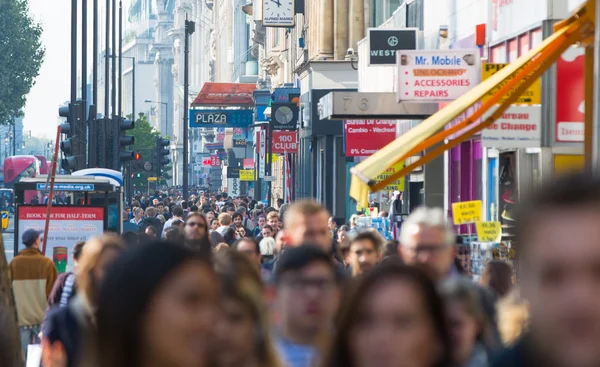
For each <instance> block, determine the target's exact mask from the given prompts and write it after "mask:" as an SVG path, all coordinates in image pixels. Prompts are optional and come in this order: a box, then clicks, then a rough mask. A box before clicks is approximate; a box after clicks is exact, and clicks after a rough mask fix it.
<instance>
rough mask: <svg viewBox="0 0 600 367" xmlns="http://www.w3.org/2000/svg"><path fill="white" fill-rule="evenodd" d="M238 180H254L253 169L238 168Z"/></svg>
mask: <svg viewBox="0 0 600 367" xmlns="http://www.w3.org/2000/svg"><path fill="white" fill-rule="evenodd" d="M240 181H254V170H253V169H241V170H240Z"/></svg>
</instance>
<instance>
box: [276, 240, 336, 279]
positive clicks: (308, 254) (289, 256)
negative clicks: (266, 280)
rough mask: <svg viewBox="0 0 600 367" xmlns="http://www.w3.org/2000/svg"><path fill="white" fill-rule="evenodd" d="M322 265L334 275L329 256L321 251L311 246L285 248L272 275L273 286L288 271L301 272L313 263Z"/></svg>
mask: <svg viewBox="0 0 600 367" xmlns="http://www.w3.org/2000/svg"><path fill="white" fill-rule="evenodd" d="M319 262H320V263H323V264H326V265H328V266H330V267H331V272H332V273H333V274H335V269H334V268H333V263H332V262H331V255H330V254H327V253H326V252H325V251H323V250H322V249H320V248H318V247H316V246H312V245H302V246H299V247H292V248H286V250H285V251H284V252H283V253H282V254H281V256H280V257H279V260H278V262H277V267H276V268H275V273H274V274H273V280H274V281H275V284H279V283H280V281H281V278H282V277H283V276H284V275H285V274H286V273H288V272H290V271H298V270H301V269H303V268H305V267H307V266H309V265H311V264H313V263H319Z"/></svg>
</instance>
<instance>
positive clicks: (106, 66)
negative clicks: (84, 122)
mask: <svg viewBox="0 0 600 367" xmlns="http://www.w3.org/2000/svg"><path fill="white" fill-rule="evenodd" d="M109 30H110V0H106V26H105V29H104V33H105V34H104V118H109V117H110V110H109V101H110V100H109V99H108V95H109V93H110V59H109V56H110V50H109V48H110V31H109ZM102 136H104V134H102Z"/></svg>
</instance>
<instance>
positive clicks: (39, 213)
mask: <svg viewBox="0 0 600 367" xmlns="http://www.w3.org/2000/svg"><path fill="white" fill-rule="evenodd" d="M46 210H47V208H46V206H37V205H36V206H23V205H22V206H19V207H18V208H17V218H18V223H19V225H18V227H17V228H18V235H19V236H20V234H22V233H23V232H25V231H26V230H27V229H30V228H33V229H35V230H37V231H40V232H41V231H43V230H44V226H45V224H46ZM104 219H105V214H104V208H102V207H74V206H53V207H52V213H51V214H50V227H49V230H48V239H47V243H46V253H45V255H46V256H47V257H49V258H52V259H53V260H56V261H59V262H61V264H59V265H60V267H63V264H62V262H63V261H66V266H64V269H65V270H66V271H70V270H72V268H73V260H72V258H73V246H74V245H75V244H76V243H77V242H79V241H85V240H87V239H88V238H90V237H93V236H100V235H102V233H103V232H104ZM19 242H20V237H19ZM24 248H25V245H23V244H22V243H19V251H20V250H22V249H24ZM55 248H56V251H55V250H54V249H55ZM64 248H66V249H67V251H66V256H65V250H64Z"/></svg>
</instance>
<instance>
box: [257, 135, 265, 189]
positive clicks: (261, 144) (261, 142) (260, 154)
mask: <svg viewBox="0 0 600 367" xmlns="http://www.w3.org/2000/svg"><path fill="white" fill-rule="evenodd" d="M258 140H259V147H260V149H259V152H258V158H259V160H260V162H259V164H260V166H259V168H260V169H259V170H258V178H265V165H266V162H267V160H266V157H267V134H266V131H265V130H264V129H261V130H260V132H259V133H258Z"/></svg>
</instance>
